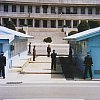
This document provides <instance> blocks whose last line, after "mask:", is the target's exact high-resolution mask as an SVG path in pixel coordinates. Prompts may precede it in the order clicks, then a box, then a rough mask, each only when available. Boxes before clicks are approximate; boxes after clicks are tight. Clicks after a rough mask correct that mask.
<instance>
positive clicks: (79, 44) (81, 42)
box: [64, 27, 100, 78]
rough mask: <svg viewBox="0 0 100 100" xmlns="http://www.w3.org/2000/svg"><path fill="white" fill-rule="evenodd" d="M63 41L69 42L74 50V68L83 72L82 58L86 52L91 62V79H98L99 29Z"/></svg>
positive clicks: (99, 76)
mask: <svg viewBox="0 0 100 100" xmlns="http://www.w3.org/2000/svg"><path fill="white" fill-rule="evenodd" d="M64 39H66V40H69V42H70V45H71V47H72V48H73V50H74V55H73V58H74V61H75V63H76V66H78V67H79V68H80V69H81V71H82V72H84V68H85V67H84V57H85V56H86V55H87V52H88V53H89V54H90V55H91V57H92V60H93V66H92V73H93V78H100V27H97V28H94V29H90V30H86V31H83V32H80V33H78V34H74V35H71V36H68V37H65V38H64Z"/></svg>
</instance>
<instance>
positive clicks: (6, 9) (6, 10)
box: [4, 4, 8, 12]
mask: <svg viewBox="0 0 100 100" xmlns="http://www.w3.org/2000/svg"><path fill="white" fill-rule="evenodd" d="M4 12H8V4H4Z"/></svg>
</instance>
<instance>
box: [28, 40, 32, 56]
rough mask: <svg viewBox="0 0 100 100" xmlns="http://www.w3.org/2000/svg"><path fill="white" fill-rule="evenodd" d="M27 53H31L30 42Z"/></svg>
mask: <svg viewBox="0 0 100 100" xmlns="http://www.w3.org/2000/svg"><path fill="white" fill-rule="evenodd" d="M28 54H31V42H30V43H29V51H28Z"/></svg>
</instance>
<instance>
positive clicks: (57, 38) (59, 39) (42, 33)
mask: <svg viewBox="0 0 100 100" xmlns="http://www.w3.org/2000/svg"><path fill="white" fill-rule="evenodd" d="M28 34H29V35H32V36H34V39H30V40H29V42H30V41H31V42H32V43H43V44H44V42H43V40H44V38H47V37H51V38H52V43H53V44H66V43H67V41H66V40H63V37H65V36H66V35H65V34H64V32H62V29H61V28H60V29H59V28H29V29H28Z"/></svg>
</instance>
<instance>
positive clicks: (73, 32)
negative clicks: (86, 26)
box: [68, 31, 77, 36]
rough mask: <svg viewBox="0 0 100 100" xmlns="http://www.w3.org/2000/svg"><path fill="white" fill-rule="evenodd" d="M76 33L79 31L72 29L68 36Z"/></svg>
mask: <svg viewBox="0 0 100 100" xmlns="http://www.w3.org/2000/svg"><path fill="white" fill-rule="evenodd" d="M76 33H77V31H71V32H69V33H68V36H70V35H74V34H76Z"/></svg>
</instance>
